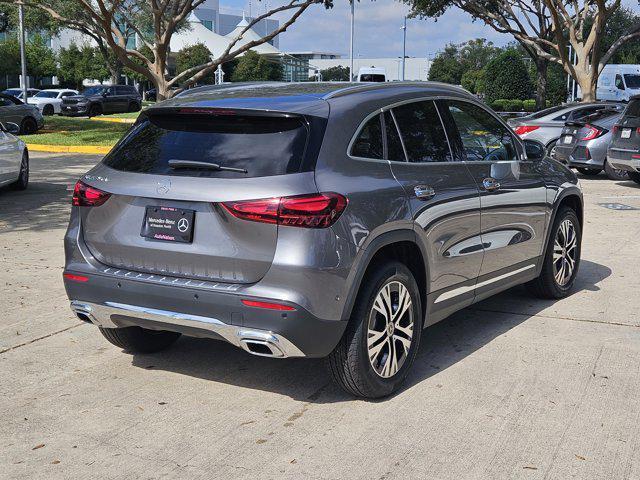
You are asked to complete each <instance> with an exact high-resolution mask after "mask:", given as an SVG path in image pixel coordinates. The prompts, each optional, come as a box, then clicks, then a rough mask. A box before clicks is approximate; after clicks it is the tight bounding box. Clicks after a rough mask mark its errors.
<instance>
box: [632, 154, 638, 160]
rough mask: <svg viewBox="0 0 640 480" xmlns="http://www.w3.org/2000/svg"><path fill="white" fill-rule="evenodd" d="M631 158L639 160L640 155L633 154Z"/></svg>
mask: <svg viewBox="0 0 640 480" xmlns="http://www.w3.org/2000/svg"><path fill="white" fill-rule="evenodd" d="M631 158H636V159H639V158H640V153H634V154H633V155H631Z"/></svg>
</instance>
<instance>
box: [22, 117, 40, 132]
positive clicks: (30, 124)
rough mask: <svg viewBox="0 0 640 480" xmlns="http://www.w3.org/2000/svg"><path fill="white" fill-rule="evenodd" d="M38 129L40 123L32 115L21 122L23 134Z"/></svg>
mask: <svg viewBox="0 0 640 480" xmlns="http://www.w3.org/2000/svg"><path fill="white" fill-rule="evenodd" d="M37 131H38V123H37V122H36V121H35V119H34V118H32V117H27V118H25V119H24V120H22V123H21V124H20V133H21V134H22V135H31V134H32V133H36V132H37Z"/></svg>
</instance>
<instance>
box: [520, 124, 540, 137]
mask: <svg viewBox="0 0 640 480" xmlns="http://www.w3.org/2000/svg"><path fill="white" fill-rule="evenodd" d="M539 128H540V127H538V126H537V125H520V126H518V127H516V128H515V132H516V134H517V135H524V134H525V133H529V132H533V131H534V130H538V129H539Z"/></svg>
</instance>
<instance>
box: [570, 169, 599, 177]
mask: <svg viewBox="0 0 640 480" xmlns="http://www.w3.org/2000/svg"><path fill="white" fill-rule="evenodd" d="M576 170H577V171H578V172H580V173H581V174H582V175H586V176H588V177H595V176H596V175H599V174H600V172H601V171H602V169H601V168H584V167H577V168H576Z"/></svg>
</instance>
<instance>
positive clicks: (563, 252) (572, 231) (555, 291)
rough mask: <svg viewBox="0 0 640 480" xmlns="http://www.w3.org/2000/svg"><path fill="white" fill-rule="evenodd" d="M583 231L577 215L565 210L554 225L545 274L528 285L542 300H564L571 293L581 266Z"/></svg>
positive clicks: (547, 251)
mask: <svg viewBox="0 0 640 480" xmlns="http://www.w3.org/2000/svg"><path fill="white" fill-rule="evenodd" d="M581 244H582V229H581V228H580V222H579V220H578V216H577V215H576V212H575V211H573V210H572V209H571V208H568V207H564V208H562V209H561V210H560V211H559V212H558V214H557V216H556V219H555V221H554V222H553V227H552V229H551V236H550V237H549V243H548V245H547V250H546V252H545V255H544V258H543V260H542V261H543V264H542V271H541V272H540V275H539V276H538V278H536V279H535V280H533V281H531V282H529V284H528V286H529V287H530V289H531V290H532V292H533V293H534V294H535V295H536V296H538V297H541V298H551V299H558V298H564V297H566V296H567V295H569V293H570V292H571V289H572V288H573V285H574V283H575V280H576V275H577V273H578V267H579V265H580V250H581Z"/></svg>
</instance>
